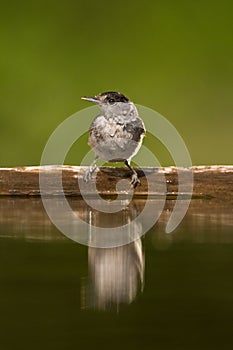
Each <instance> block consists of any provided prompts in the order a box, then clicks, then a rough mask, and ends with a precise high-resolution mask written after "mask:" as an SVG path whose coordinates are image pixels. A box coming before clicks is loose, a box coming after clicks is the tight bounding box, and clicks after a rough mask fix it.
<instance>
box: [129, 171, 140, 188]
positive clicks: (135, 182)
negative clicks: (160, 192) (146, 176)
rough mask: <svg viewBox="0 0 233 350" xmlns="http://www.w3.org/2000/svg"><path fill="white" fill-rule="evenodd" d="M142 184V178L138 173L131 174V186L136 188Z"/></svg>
mask: <svg viewBox="0 0 233 350" xmlns="http://www.w3.org/2000/svg"><path fill="white" fill-rule="evenodd" d="M139 184H140V180H139V178H138V175H137V174H133V175H132V176H131V187H133V188H136V187H137V185H139Z"/></svg>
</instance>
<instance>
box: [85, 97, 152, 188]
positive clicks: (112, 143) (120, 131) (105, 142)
mask: <svg viewBox="0 0 233 350" xmlns="http://www.w3.org/2000/svg"><path fill="white" fill-rule="evenodd" d="M82 99H83V100H86V101H89V102H93V103H96V104H97V105H98V107H99V108H100V111H101V113H100V114H99V115H98V116H97V117H95V118H94V120H93V122H92V123H91V126H90V129H89V139H88V144H89V146H90V147H91V148H92V149H93V151H94V153H95V159H94V161H93V162H92V163H91V165H90V167H89V169H88V170H87V172H86V173H85V175H84V181H85V182H88V181H89V180H90V179H91V177H92V174H93V173H94V171H95V169H96V161H97V159H98V158H101V159H103V160H105V161H107V162H124V164H125V165H126V166H127V167H128V168H129V169H130V170H131V171H132V176H131V185H132V186H133V187H134V188H135V187H136V186H137V185H138V184H139V183H140V180H139V179H138V175H137V172H136V171H135V170H134V169H133V168H132V167H131V166H130V161H131V158H132V157H133V156H135V154H136V153H137V152H138V151H139V149H140V147H141V145H142V140H143V137H144V136H145V133H146V129H145V126H144V123H143V121H142V120H141V118H140V117H139V115H138V111H137V108H136V106H135V105H134V104H133V102H131V101H130V100H129V99H128V98H127V97H126V96H124V95H123V94H121V93H119V92H114V91H108V92H103V93H101V94H99V95H96V96H94V97H87V96H85V97H82Z"/></svg>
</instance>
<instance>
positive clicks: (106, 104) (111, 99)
mask: <svg viewBox="0 0 233 350" xmlns="http://www.w3.org/2000/svg"><path fill="white" fill-rule="evenodd" d="M82 99H83V100H86V101H89V102H93V103H96V104H97V105H98V106H99V108H100V110H101V111H102V112H103V113H104V114H105V115H106V114H108V115H111V114H118V113H119V111H120V110H125V109H128V108H127V106H131V105H132V102H130V100H129V99H128V98H127V97H126V96H125V95H123V94H121V93H120V92H114V91H107V92H103V93H102V94H99V95H96V96H92V97H88V96H84V97H82Z"/></svg>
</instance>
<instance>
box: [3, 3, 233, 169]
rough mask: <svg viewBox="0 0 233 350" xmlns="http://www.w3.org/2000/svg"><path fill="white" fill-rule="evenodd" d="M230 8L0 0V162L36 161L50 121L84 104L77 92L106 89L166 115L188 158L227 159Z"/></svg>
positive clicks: (232, 64)
mask: <svg viewBox="0 0 233 350" xmlns="http://www.w3.org/2000/svg"><path fill="white" fill-rule="evenodd" d="M232 13H233V2H232V1H231V0H222V1H213V0H211V1H210V0H206V1H205V0H204V1H187V0H186V1H184V0H178V1H172V0H161V1H157V0H156V1H143V2H142V1H138V0H135V1H125V0H119V1H117V2H110V1H106V0H102V1H99V2H98V1H96V0H95V1H93V0H90V1H79V0H76V1H74V0H66V1H51V0H47V1H44V0H42V1H16V0H13V1H1V12H0V26H1V34H0V35H1V37H0V42H1V55H0V61H1V64H0V66H1V68H0V69H1V79H0V96H1V104H0V118H1V128H0V149H1V160H0V165H1V166H16V165H34V164H39V162H40V157H41V153H42V151H43V148H44V145H45V143H46V141H47V139H48V137H49V136H50V134H51V133H52V131H53V130H54V129H55V128H56V127H57V126H58V124H59V123H61V122H62V121H63V120H64V119H66V118H67V117H68V116H70V115H71V114H73V113H75V112H76V111H78V110H80V109H82V108H84V107H87V106H89V105H88V104H87V103H86V102H84V101H81V100H80V97H81V96H83V95H92V94H97V93H99V92H103V91H106V90H119V91H121V92H123V93H125V94H126V95H127V96H129V97H130V98H131V99H132V100H133V101H134V102H136V103H138V104H142V105H146V106H148V107H151V108H153V109H155V110H157V111H158V112H160V113H161V114H162V115H164V116H165V117H166V118H167V119H169V120H170V121H171V122H172V123H173V125H174V126H175V127H176V128H177V130H178V131H179V132H180V134H181V135H182V137H183V138H184V140H185V142H186V144H187V146H188V149H189V151H190V154H191V157H192V161H193V163H194V164H220V163H222V164H223V163H225V164H230V163H232V149H233V147H232V146H233V138H232V129H233V119H232V115H231V114H232V113H231V112H232V110H233V98H232V90H233V41H232V38H233V20H232ZM86 141H87V135H86V136H85V137H84V138H83V139H82V140H81V143H80V145H79V149H81V150H82V152H80V154H81V153H83V152H84V153H85V151H86V150H88V146H87V145H86ZM153 142H154V143H153ZM149 143H153V148H154V150H155V154H156V156H157V157H158V159H159V160H160V162H161V164H163V165H169V164H170V158H169V155H168V154H167V153H166V152H165V151H164V149H163V148H162V146H161V145H159V144H158V142H156V141H153V140H150V137H148V138H146V139H145V144H149ZM80 154H79V152H71V154H70V156H69V157H68V158H67V163H71V164H79V162H80Z"/></svg>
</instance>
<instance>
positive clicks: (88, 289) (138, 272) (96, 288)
mask: <svg viewBox="0 0 233 350" xmlns="http://www.w3.org/2000/svg"><path fill="white" fill-rule="evenodd" d="M128 209H129V207H128ZM130 209H131V210H129V212H128V213H129V216H130V217H131V219H132V216H134V215H135V206H133V208H132V207H131V208H130ZM130 214H131V215H130ZM132 214H133V215H132ZM99 215H101V214H100V213H98V219H97V220H95V221H98V222H99V220H101V219H104V218H103V217H102V218H100V217H99ZM102 215H104V214H103V213H102ZM102 215H101V216H102ZM122 215H123V217H124V220H123V221H125V219H126V217H127V216H128V215H126V211H123V213H122ZM129 216H128V218H127V221H128V220H129ZM92 217H93V215H92ZM105 219H106V217H105ZM103 221H105V220H103ZM117 221H118V223H119V215H118V220H117ZM105 223H106V222H105ZM138 226H140V225H137V227H134V226H133V227H134V230H137V231H140V229H141V227H138ZM139 237H140V235H138V238H137V239H136V240H135V241H133V242H131V243H129V244H126V245H122V246H119V247H114V248H93V247H89V248H88V279H87V280H86V283H85V286H83V287H84V288H83V291H82V308H84V309H88V308H92V309H98V310H109V309H115V310H119V307H120V306H121V305H123V304H130V303H131V302H133V300H134V299H135V298H136V296H137V295H138V294H139V293H140V292H142V291H143V287H144V266H145V261H144V253H143V247H142V241H141V239H140V238H139Z"/></svg>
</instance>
